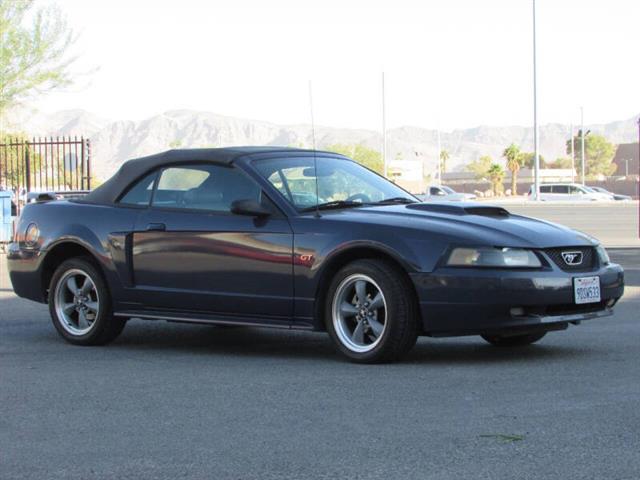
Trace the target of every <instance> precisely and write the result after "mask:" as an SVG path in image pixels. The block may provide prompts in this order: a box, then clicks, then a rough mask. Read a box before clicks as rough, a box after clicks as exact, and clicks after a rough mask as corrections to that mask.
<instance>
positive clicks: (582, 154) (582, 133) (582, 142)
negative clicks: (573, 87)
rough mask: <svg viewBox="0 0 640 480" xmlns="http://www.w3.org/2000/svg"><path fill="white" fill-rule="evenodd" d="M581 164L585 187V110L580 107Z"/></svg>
mask: <svg viewBox="0 0 640 480" xmlns="http://www.w3.org/2000/svg"><path fill="white" fill-rule="evenodd" d="M580 162H581V163H582V185H584V108H583V107H580Z"/></svg>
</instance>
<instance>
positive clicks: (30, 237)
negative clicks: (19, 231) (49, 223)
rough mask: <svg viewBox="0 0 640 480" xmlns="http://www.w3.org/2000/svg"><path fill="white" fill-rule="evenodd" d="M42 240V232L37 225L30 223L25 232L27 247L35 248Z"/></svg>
mask: <svg viewBox="0 0 640 480" xmlns="http://www.w3.org/2000/svg"><path fill="white" fill-rule="evenodd" d="M39 238H40V230H39V229H38V226H37V225H36V224H35V223H30V224H29V226H27V229H26V230H25V232H24V243H25V245H26V246H27V247H29V248H33V247H35V246H36V245H37V244H38V239H39Z"/></svg>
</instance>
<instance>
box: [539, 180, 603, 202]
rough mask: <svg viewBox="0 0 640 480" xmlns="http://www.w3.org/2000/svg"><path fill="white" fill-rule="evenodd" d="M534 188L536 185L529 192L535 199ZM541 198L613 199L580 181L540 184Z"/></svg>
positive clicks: (548, 200) (576, 200) (555, 200)
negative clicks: (581, 183)
mask: <svg viewBox="0 0 640 480" xmlns="http://www.w3.org/2000/svg"><path fill="white" fill-rule="evenodd" d="M533 189H534V186H533V185H531V187H530V188H529V193H528V194H527V195H528V196H529V199H530V200H531V199H533ZM540 200H542V201H543V202H561V201H572V202H583V201H587V202H595V201H601V200H611V197H610V196H609V195H605V194H603V193H599V192H595V191H593V190H591V189H590V188H589V187H586V186H584V185H580V184H579V183H545V184H544V185H540Z"/></svg>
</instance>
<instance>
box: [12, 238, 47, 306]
mask: <svg viewBox="0 0 640 480" xmlns="http://www.w3.org/2000/svg"><path fill="white" fill-rule="evenodd" d="M43 257H44V255H43V252H42V251H41V250H28V249H23V248H20V245H19V244H18V243H10V244H9V249H8V251H7V265H8V268H9V278H10V279H11V285H12V286H13V290H14V292H15V293H16V295H18V296H19V297H23V298H28V299H29V300H35V301H36V302H44V301H45V298H44V286H43V285H42V280H41V279H42V275H41V266H42V258H43Z"/></svg>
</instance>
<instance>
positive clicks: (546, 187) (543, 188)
mask: <svg viewBox="0 0 640 480" xmlns="http://www.w3.org/2000/svg"><path fill="white" fill-rule="evenodd" d="M533 189H534V187H531V191H532V192H533ZM540 193H551V186H550V185H540Z"/></svg>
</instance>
